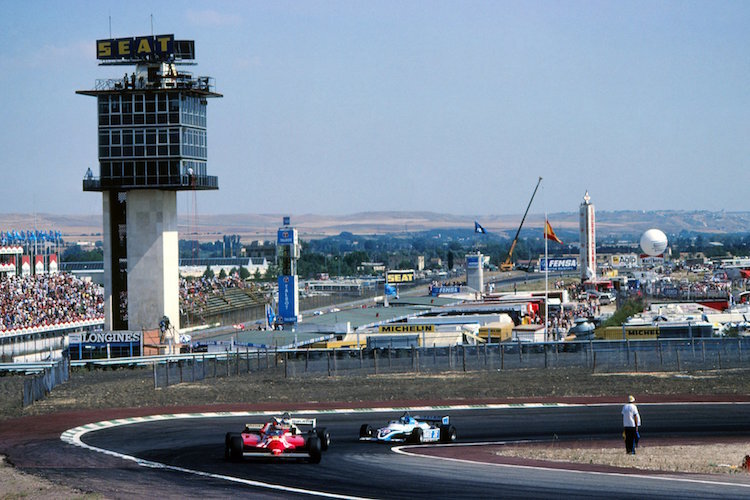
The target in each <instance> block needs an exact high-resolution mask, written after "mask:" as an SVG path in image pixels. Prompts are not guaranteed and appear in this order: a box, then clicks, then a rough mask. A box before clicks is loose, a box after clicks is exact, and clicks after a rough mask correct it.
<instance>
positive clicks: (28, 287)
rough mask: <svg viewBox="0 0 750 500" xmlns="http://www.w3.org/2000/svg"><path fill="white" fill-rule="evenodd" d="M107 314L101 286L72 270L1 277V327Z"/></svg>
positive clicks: (36, 324) (23, 326) (3, 328)
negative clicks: (85, 279)
mask: <svg viewBox="0 0 750 500" xmlns="http://www.w3.org/2000/svg"><path fill="white" fill-rule="evenodd" d="M103 316H104V291H103V289H102V287H101V286H99V285H97V284H95V283H92V282H90V281H84V280H81V279H79V278H77V277H75V276H73V275H70V274H63V273H60V274H42V275H35V276H7V277H4V278H0V331H4V330H15V329H19V328H31V327H38V326H47V325H55V324H59V323H67V322H70V321H80V320H85V319H97V318H102V317H103Z"/></svg>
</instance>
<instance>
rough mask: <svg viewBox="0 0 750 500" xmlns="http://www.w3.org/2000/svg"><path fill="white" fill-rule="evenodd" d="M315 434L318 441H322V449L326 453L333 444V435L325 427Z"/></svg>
mask: <svg viewBox="0 0 750 500" xmlns="http://www.w3.org/2000/svg"><path fill="white" fill-rule="evenodd" d="M315 434H317V436H318V439H320V449H321V450H323V451H326V450H327V449H328V446H330V444H331V433H330V432H328V431H327V430H326V429H325V427H324V428H322V429H316V430H315Z"/></svg>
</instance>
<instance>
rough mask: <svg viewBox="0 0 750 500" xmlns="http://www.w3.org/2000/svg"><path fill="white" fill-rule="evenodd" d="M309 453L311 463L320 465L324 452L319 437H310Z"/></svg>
mask: <svg viewBox="0 0 750 500" xmlns="http://www.w3.org/2000/svg"><path fill="white" fill-rule="evenodd" d="M307 452H308V453H309V454H310V458H309V460H310V463H311V464H319V463H320V459H321V458H322V457H323V450H322V449H321V446H320V439H319V438H318V436H310V439H308V440H307Z"/></svg>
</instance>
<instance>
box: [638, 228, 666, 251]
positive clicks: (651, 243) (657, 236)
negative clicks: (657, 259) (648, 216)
mask: <svg viewBox="0 0 750 500" xmlns="http://www.w3.org/2000/svg"><path fill="white" fill-rule="evenodd" d="M641 249H642V250H643V253H645V254H646V255H650V256H652V257H653V256H656V255H661V254H662V253H664V250H666V249H667V235H666V234H664V233H663V232H662V231H660V230H659V229H649V230H648V231H646V232H645V233H643V236H641Z"/></svg>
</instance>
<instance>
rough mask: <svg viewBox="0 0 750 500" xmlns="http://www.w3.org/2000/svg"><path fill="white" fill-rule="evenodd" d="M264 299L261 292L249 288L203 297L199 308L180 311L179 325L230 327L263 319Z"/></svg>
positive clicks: (264, 310)
mask: <svg viewBox="0 0 750 500" xmlns="http://www.w3.org/2000/svg"><path fill="white" fill-rule="evenodd" d="M265 315H266V298H265V296H264V294H263V293H262V292H261V291H258V290H252V289H249V288H227V289H225V290H223V291H220V292H216V293H208V294H206V295H205V302H204V303H203V304H201V306H200V307H189V306H188V307H186V308H185V310H183V311H181V318H180V323H181V324H182V325H184V326H185V327H189V326H194V325H203V324H211V323H221V324H222V325H231V324H234V323H244V322H247V321H254V320H259V319H264V318H265V317H266V316H265Z"/></svg>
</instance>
